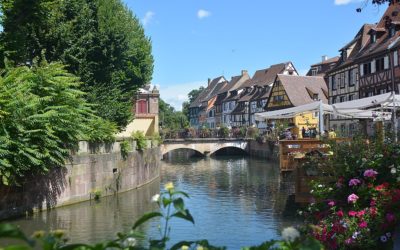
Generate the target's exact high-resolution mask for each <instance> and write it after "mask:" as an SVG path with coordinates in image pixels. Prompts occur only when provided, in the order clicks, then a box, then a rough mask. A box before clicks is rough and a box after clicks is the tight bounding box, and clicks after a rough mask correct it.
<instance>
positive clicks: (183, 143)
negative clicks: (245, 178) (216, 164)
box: [161, 138, 249, 156]
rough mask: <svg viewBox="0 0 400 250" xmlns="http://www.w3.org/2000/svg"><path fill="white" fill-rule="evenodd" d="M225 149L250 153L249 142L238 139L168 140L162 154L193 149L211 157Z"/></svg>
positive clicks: (164, 144) (163, 145)
mask: <svg viewBox="0 0 400 250" xmlns="http://www.w3.org/2000/svg"><path fill="white" fill-rule="evenodd" d="M223 148H238V149H241V150H243V151H245V152H249V140H247V139H236V138H226V139H221V138H193V139H191V138H189V139H167V140H165V141H164V143H163V144H162V145H161V153H162V154H163V155H164V154H166V153H168V152H170V151H172V150H175V149H192V150H194V151H197V152H199V153H200V154H202V155H205V156H209V155H212V154H214V153H215V152H217V151H218V150H220V149H223Z"/></svg>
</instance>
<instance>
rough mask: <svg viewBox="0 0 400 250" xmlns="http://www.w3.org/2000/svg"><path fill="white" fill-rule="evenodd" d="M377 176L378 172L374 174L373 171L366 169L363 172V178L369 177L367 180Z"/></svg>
mask: <svg viewBox="0 0 400 250" xmlns="http://www.w3.org/2000/svg"><path fill="white" fill-rule="evenodd" d="M377 174H378V172H376V171H375V170H373V169H367V170H365V172H364V177H369V178H375V176H376V175H377Z"/></svg>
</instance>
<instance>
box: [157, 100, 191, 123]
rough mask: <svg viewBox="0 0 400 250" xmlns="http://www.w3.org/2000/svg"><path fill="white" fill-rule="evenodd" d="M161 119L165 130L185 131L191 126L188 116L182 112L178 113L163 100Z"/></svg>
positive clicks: (161, 102)
mask: <svg viewBox="0 0 400 250" xmlns="http://www.w3.org/2000/svg"><path fill="white" fill-rule="evenodd" d="M159 117H160V122H161V127H162V128H163V129H165V128H168V129H172V130H176V129H183V128H185V127H187V126H188V125H189V122H188V120H187V118H186V116H185V115H184V114H183V113H182V112H181V111H176V110H175V109H174V107H172V106H171V105H169V104H168V103H166V102H164V101H163V100H162V99H160V101H159Z"/></svg>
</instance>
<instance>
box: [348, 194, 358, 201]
mask: <svg viewBox="0 0 400 250" xmlns="http://www.w3.org/2000/svg"><path fill="white" fill-rule="evenodd" d="M357 200H358V196H357V195H355V194H351V195H349V197H347V202H348V203H355V202H356V201H357Z"/></svg>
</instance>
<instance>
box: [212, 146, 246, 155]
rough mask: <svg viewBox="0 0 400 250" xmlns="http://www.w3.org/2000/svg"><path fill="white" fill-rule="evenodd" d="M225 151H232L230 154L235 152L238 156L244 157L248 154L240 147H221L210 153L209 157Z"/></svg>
mask: <svg viewBox="0 0 400 250" xmlns="http://www.w3.org/2000/svg"><path fill="white" fill-rule="evenodd" d="M225 150H226V151H228V152H229V150H232V152H235V151H236V152H238V154H244V155H247V154H248V151H246V149H243V148H242V147H238V146H222V147H220V148H218V149H215V150H214V151H212V152H210V156H211V155H216V154H218V153H219V152H223V151H225Z"/></svg>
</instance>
